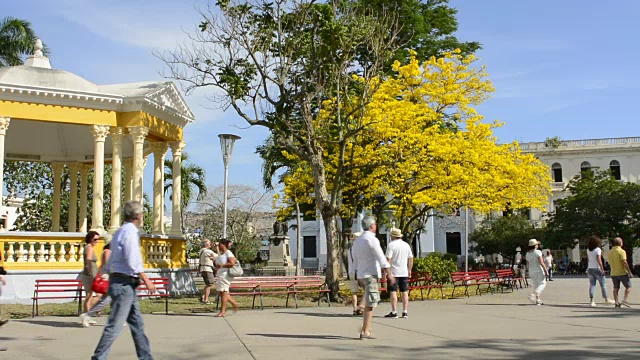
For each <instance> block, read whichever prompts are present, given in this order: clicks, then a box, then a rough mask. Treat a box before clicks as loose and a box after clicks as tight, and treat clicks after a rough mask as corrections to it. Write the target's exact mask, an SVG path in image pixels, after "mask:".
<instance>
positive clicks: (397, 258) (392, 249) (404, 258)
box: [387, 239, 413, 277]
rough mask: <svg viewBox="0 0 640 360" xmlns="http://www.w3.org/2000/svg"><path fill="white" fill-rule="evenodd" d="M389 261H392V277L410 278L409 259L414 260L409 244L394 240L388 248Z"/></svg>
mask: <svg viewBox="0 0 640 360" xmlns="http://www.w3.org/2000/svg"><path fill="white" fill-rule="evenodd" d="M387 259H391V261H390V263H391V275H393V276H395V277H409V259H413V252H412V251H411V246H409V244H407V243H406V242H404V241H403V240H402V239H396V240H393V241H392V242H391V243H390V244H389V246H387Z"/></svg>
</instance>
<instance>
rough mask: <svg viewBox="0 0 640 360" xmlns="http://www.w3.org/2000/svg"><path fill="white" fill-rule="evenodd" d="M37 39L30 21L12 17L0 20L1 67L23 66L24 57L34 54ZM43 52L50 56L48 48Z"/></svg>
mask: <svg viewBox="0 0 640 360" xmlns="http://www.w3.org/2000/svg"><path fill="white" fill-rule="evenodd" d="M37 38H38V37H37V36H36V33H35V32H34V31H33V29H32V28H31V23H30V22H28V21H25V20H20V19H16V18H13V17H10V16H7V17H5V18H3V19H2V20H0V67H4V66H17V65H22V64H23V60H22V57H23V55H30V54H33V44H34V43H35V42H36V39H37ZM42 51H43V53H44V54H45V55H48V54H49V49H48V48H47V47H46V46H45V47H44V49H43V50H42Z"/></svg>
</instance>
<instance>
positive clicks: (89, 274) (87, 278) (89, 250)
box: [80, 230, 100, 312]
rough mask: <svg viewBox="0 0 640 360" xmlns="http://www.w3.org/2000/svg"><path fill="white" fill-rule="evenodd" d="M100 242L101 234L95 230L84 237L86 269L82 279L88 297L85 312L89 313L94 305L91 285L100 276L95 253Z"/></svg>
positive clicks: (81, 276)
mask: <svg viewBox="0 0 640 360" xmlns="http://www.w3.org/2000/svg"><path fill="white" fill-rule="evenodd" d="M98 240H100V234H99V233H98V232H97V231H93V230H91V231H89V232H88V233H87V235H86V236H85V237H84V242H85V246H84V254H83V258H82V261H83V262H84V268H83V269H82V273H81V274H80V279H81V280H82V285H83V286H84V292H85V295H86V296H85V298H84V306H83V309H84V312H87V311H89V309H91V305H92V304H93V303H92V300H93V291H92V290H91V285H92V284H93V279H95V278H96V276H98V256H97V255H96V251H95V245H96V244H97V243H98Z"/></svg>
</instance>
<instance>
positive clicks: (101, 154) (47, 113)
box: [0, 40, 194, 301]
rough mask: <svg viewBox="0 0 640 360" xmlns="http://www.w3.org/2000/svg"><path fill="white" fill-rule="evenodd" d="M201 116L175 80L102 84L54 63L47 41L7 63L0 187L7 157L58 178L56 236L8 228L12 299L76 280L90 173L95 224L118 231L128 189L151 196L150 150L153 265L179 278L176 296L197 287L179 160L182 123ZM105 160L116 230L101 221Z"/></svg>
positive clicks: (1, 79) (5, 254)
mask: <svg viewBox="0 0 640 360" xmlns="http://www.w3.org/2000/svg"><path fill="white" fill-rule="evenodd" d="M193 121H194V116H193V113H192V112H191V110H190V109H189V107H188V106H187V104H186V102H185V100H184V98H183V97H182V96H181V94H180V92H179V91H178V90H177V88H176V86H175V84H174V83H172V82H166V81H161V82H142V83H125V84H113V85H97V84H94V83H93V82H91V81H89V80H86V79H83V78H82V77H80V76H78V75H75V74H73V73H70V72H67V71H64V70H57V69H52V68H51V65H50V62H49V59H48V58H47V57H45V56H44V55H43V53H42V42H40V40H38V41H37V42H36V44H35V51H34V55H32V56H30V57H28V58H27V60H26V61H25V64H24V65H22V66H12V67H5V68H0V189H3V184H2V175H3V167H4V161H5V160H23V161H44V162H50V163H51V166H52V169H53V179H52V180H53V184H54V190H53V209H52V214H53V215H52V225H53V226H52V228H53V232H51V233H34V232H17V231H8V232H3V233H0V251H1V253H2V256H0V265H2V266H4V267H5V269H6V270H7V271H10V273H11V274H12V276H9V277H8V279H7V280H8V281H10V282H11V283H13V285H14V286H9V287H7V289H6V290H5V294H4V295H7V296H8V297H9V298H13V300H14V301H16V300H18V301H19V300H24V299H29V298H30V296H31V294H32V292H33V284H34V279H36V278H42V277H43V276H44V275H45V274H46V275H47V277H48V278H51V277H53V278H55V277H60V278H69V277H73V276H76V275H77V274H78V273H79V271H80V270H81V269H82V253H83V249H84V242H83V240H84V235H85V234H86V232H87V230H88V229H89V219H87V203H88V196H89V194H88V179H89V173H90V172H91V171H93V189H94V190H93V193H92V194H90V196H92V200H93V207H92V212H91V215H92V216H91V219H90V229H93V230H96V231H98V232H100V233H102V234H106V233H108V232H113V231H115V230H116V229H117V228H118V226H119V224H120V222H121V209H122V203H121V202H122V201H121V199H122V196H123V192H122V191H123V190H124V199H125V201H126V200H131V199H133V200H138V201H143V194H144V191H143V178H142V177H143V172H144V168H145V165H146V163H147V157H148V155H150V154H153V163H154V186H153V232H152V234H144V235H142V236H141V246H142V251H143V255H144V256H145V261H146V264H145V266H146V267H147V268H148V271H150V272H157V273H162V274H163V275H164V276H170V277H172V278H173V279H174V285H176V287H175V288H174V289H172V290H173V291H174V292H182V291H189V290H190V289H191V288H192V282H191V278H190V276H189V272H188V264H187V262H186V244H185V240H184V239H183V236H182V232H181V228H180V224H181V222H180V219H181V209H180V195H181V194H180V188H181V187H180V183H181V179H180V168H181V166H180V165H181V164H180V162H181V154H182V151H183V149H184V147H185V142H184V141H183V129H184V127H185V126H186V125H187V124H189V123H191V122H193ZM168 148H171V153H172V156H173V179H172V180H173V195H172V200H173V201H172V205H173V206H172V227H171V231H170V232H169V234H165V229H164V225H163V218H164V214H163V212H164V158H165V155H166V153H167V151H168ZM105 162H106V163H109V162H110V163H111V166H112V181H111V184H112V186H111V189H107V191H111V226H109V228H108V229H105V226H104V224H103V206H104V191H105V189H104V166H105ZM64 167H66V168H67V169H68V171H69V173H70V175H69V176H70V180H71V181H70V182H71V185H70V194H69V199H70V201H69V204H70V205H69V209H68V214H69V221H68V224H67V226H66V229H61V224H60V206H61V204H60V202H61V201H60V200H61V191H62V189H61V176H62V173H63V170H64ZM123 175H124V178H125V181H124V184H122V180H121V179H122V177H123ZM78 179H79V180H80V181H79V182H80V186H79V188H78ZM78 196H79V198H78ZM0 199H1V198H0ZM78 200H79V203H80V205H79V206H77V203H78ZM100 246H101V245H100ZM99 250H100V251H101V249H99ZM11 289H12V290H13V291H11ZM12 293H13V294H12Z"/></svg>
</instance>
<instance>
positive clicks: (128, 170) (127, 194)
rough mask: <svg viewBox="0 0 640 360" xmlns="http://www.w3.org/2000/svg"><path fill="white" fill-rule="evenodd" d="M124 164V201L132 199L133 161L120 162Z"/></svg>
mask: <svg viewBox="0 0 640 360" xmlns="http://www.w3.org/2000/svg"><path fill="white" fill-rule="evenodd" d="M122 164H124V182H125V183H124V185H125V186H124V201H131V199H133V159H124V160H122Z"/></svg>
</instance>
